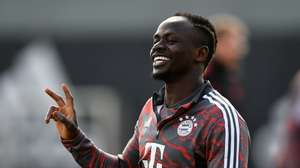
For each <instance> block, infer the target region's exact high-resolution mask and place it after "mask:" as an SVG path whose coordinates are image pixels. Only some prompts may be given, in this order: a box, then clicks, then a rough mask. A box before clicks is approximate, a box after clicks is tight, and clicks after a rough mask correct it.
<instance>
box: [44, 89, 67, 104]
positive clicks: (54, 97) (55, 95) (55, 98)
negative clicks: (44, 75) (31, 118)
mask: <svg viewBox="0 0 300 168" xmlns="http://www.w3.org/2000/svg"><path fill="white" fill-rule="evenodd" d="M45 92H46V93H47V94H48V95H49V96H50V97H51V98H52V99H54V100H55V101H56V103H57V104H58V106H60V107H63V106H64V105H65V102H64V100H63V98H62V97H60V96H58V95H57V94H56V93H55V92H53V91H52V90H50V89H48V88H47V89H46V90H45Z"/></svg>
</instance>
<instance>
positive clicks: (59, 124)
mask: <svg viewBox="0 0 300 168" xmlns="http://www.w3.org/2000/svg"><path fill="white" fill-rule="evenodd" d="M62 89H63V91H64V93H65V100H64V99H63V98H62V97H61V96H59V95H58V94H56V93H55V92H53V91H52V90H50V89H48V88H47V89H46V90H45V92H46V93H47V94H48V95H49V96H50V97H51V98H52V99H53V100H54V101H55V102H56V104H57V105H58V106H51V107H50V109H49V112H48V114H47V116H46V118H45V122H46V124H48V123H49V122H50V120H51V119H53V120H54V121H55V122H56V128H57V130H58V133H59V135H60V137H61V138H63V139H67V140H69V139H73V138H75V136H76V134H77V133H78V124H77V118H76V113H75V109H74V100H73V96H72V94H71V92H70V89H69V87H68V86H67V85H65V84H63V85H62Z"/></svg>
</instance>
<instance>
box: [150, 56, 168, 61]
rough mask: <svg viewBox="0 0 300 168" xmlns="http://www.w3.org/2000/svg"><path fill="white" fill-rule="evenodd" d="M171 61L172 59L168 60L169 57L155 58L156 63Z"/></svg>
mask: <svg viewBox="0 0 300 168" xmlns="http://www.w3.org/2000/svg"><path fill="white" fill-rule="evenodd" d="M169 60H170V58H168V57H161V56H159V57H155V58H154V61H169Z"/></svg>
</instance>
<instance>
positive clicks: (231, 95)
mask: <svg viewBox="0 0 300 168" xmlns="http://www.w3.org/2000/svg"><path fill="white" fill-rule="evenodd" d="M209 19H210V20H211V22H212V23H213V25H214V26H215V29H216V33H217V37H218V45H217V49H216V54H215V56H214V58H213V59H212V61H211V63H210V65H209V66H208V68H207V70H206V73H205V76H204V77H205V78H206V79H208V80H209V81H210V82H211V83H212V85H213V86H214V88H215V89H217V90H218V91H219V92H220V93H221V94H223V95H224V96H225V97H226V98H227V99H229V100H230V102H232V104H233V105H234V106H235V107H236V108H237V109H238V110H239V111H240V113H241V114H243V113H245V109H244V105H243V103H244V96H245V88H244V85H243V84H242V72H241V61H242V60H243V58H244V56H245V55H246V54H247V52H248V34H249V32H248V28H247V26H246V24H245V23H244V22H243V21H242V20H241V19H239V18H238V17H236V16H233V15H229V14H216V15H213V16H211V17H209Z"/></svg>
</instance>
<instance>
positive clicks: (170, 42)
mask: <svg viewBox="0 0 300 168" xmlns="http://www.w3.org/2000/svg"><path fill="white" fill-rule="evenodd" d="M168 43H169V44H174V43H177V40H174V39H170V40H168Z"/></svg>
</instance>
